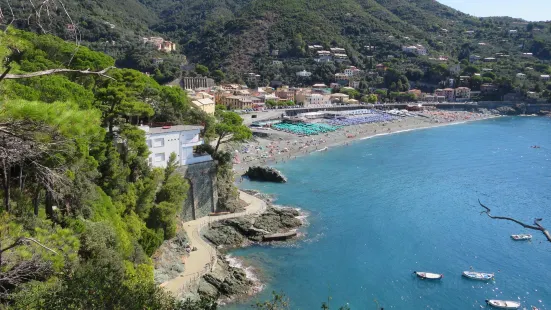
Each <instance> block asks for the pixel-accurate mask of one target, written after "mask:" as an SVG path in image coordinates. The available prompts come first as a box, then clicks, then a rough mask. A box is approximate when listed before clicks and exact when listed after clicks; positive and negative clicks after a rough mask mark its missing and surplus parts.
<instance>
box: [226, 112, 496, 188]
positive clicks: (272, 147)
mask: <svg viewBox="0 0 551 310" xmlns="http://www.w3.org/2000/svg"><path fill="white" fill-rule="evenodd" d="M420 114H421V115H419V116H415V117H402V118H399V119H397V120H394V121H389V122H382V123H371V124H361V125H353V126H345V127H342V128H340V129H338V130H337V131H334V132H329V133H324V134H319V135H313V136H299V135H296V134H292V133H287V132H283V131H277V130H274V129H271V128H265V129H264V128H263V129H258V130H257V131H259V132H264V133H266V134H268V137H262V138H261V137H255V138H254V139H253V140H252V141H248V142H245V143H241V144H235V143H234V144H228V145H227V146H226V149H227V150H228V151H231V152H232V153H234V171H235V173H236V177H237V178H240V176H241V175H242V174H243V173H244V172H245V171H246V170H247V169H248V167H250V166H255V165H271V164H275V163H279V162H285V161H287V160H292V159H294V158H296V157H298V156H304V155H307V154H309V153H312V152H317V151H325V150H328V149H330V148H332V147H335V146H339V145H348V144H350V143H353V142H354V141H358V140H364V139H367V138H371V137H375V136H380V135H387V134H393V133H399V132H405V131H410V130H418V129H426V128H432V127H438V126H446V125H453V124H460V123H465V122H470V121H477V120H483V119H488V118H493V117H496V116H495V115H490V114H482V113H473V112H465V111H457V112H449V111H430V112H423V113H420Z"/></svg>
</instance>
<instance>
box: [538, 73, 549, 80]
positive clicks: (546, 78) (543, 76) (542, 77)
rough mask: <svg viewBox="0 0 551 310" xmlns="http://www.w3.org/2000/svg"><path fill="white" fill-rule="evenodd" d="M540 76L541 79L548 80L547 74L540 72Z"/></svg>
mask: <svg viewBox="0 0 551 310" xmlns="http://www.w3.org/2000/svg"><path fill="white" fill-rule="evenodd" d="M540 78H541V79H542V80H543V81H549V74H542V75H540Z"/></svg>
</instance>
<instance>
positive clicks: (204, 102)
mask: <svg viewBox="0 0 551 310" xmlns="http://www.w3.org/2000/svg"><path fill="white" fill-rule="evenodd" d="M191 104H192V105H193V106H194V107H196V108H197V109H199V110H201V111H205V113H207V114H209V115H214V109H215V106H216V105H215V104H214V100H212V99H210V98H205V99H196V100H193V101H191Z"/></svg>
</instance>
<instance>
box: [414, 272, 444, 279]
mask: <svg viewBox="0 0 551 310" xmlns="http://www.w3.org/2000/svg"><path fill="white" fill-rule="evenodd" d="M413 273H414V274H415V275H416V276H418V277H419V278H421V279H427V280H440V279H442V278H443V277H444V275H443V274H438V273H432V272H424V271H414V272H413Z"/></svg>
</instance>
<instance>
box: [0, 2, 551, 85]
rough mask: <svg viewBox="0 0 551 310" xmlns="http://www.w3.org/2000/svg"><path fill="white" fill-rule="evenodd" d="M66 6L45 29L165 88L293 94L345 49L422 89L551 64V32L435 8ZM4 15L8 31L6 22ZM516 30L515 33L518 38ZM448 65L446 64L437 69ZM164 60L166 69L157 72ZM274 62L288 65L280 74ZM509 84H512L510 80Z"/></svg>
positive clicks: (352, 57)
mask: <svg viewBox="0 0 551 310" xmlns="http://www.w3.org/2000/svg"><path fill="white" fill-rule="evenodd" d="M53 2H55V1H53ZM53 2H52V3H53ZM20 3H21V6H22V7H21V8H20V10H17V11H18V12H20V13H19V15H22V16H26V13H28V12H31V13H32V12H33V11H32V7H30V5H29V3H28V2H26V1H21V2H20ZM64 3H66V10H61V9H59V8H58V10H52V12H54V11H55V14H53V13H52V15H46V14H42V15H41V19H42V23H41V24H42V28H46V30H47V31H51V32H52V33H54V34H56V35H58V36H60V37H62V38H65V39H72V33H71V31H68V30H67V29H66V28H67V25H68V24H71V23H72V22H74V23H75V24H76V25H77V29H78V35H79V37H80V38H82V40H83V44H84V45H88V46H90V47H91V48H92V49H95V50H101V51H103V52H105V53H107V54H108V55H110V56H112V57H114V58H115V59H116V61H117V65H119V66H122V67H127V68H134V69H137V70H140V71H143V72H149V73H151V74H152V76H153V77H154V78H155V79H156V80H157V81H158V82H161V83H165V82H168V81H170V80H172V79H174V78H176V77H178V76H179V74H180V70H179V67H180V65H181V64H183V63H186V61H189V62H190V63H199V64H203V65H205V66H207V67H208V68H209V69H210V72H214V71H215V70H218V69H219V70H222V71H223V72H224V73H225V78H226V80H227V81H235V82H239V81H241V82H247V80H246V78H245V74H246V73H249V72H255V73H258V74H260V75H261V79H260V81H258V83H257V84H267V83H268V82H269V81H271V80H274V79H275V80H282V81H283V82H285V83H289V84H303V83H304V84H308V83H313V82H326V83H327V82H330V81H331V80H332V79H333V75H334V73H336V72H339V71H340V70H341V69H342V68H341V67H342V65H341V64H333V63H329V64H327V63H323V64H320V63H316V62H314V56H315V51H311V50H309V49H308V45H313V44H316V45H322V46H323V48H324V49H328V48H330V47H342V48H345V50H346V54H347V55H348V61H347V62H346V64H350V65H354V66H357V67H359V68H360V69H363V70H370V69H374V64H377V63H382V62H385V63H386V65H387V67H393V68H395V69H397V70H398V71H400V72H401V73H402V74H406V72H407V71H408V69H409V70H421V71H423V73H424V74H423V76H422V77H421V78H420V81H421V82H424V83H428V84H431V85H432V83H433V82H434V80H436V79H435V78H431V71H435V70H436V71H438V70H439V69H438V68H435V67H436V66H438V65H442V66H445V67H446V68H447V67H449V66H451V65H453V64H457V63H459V62H463V67H466V66H468V65H470V64H471V63H470V61H469V56H470V55H473V54H477V55H480V56H481V57H483V58H484V57H495V55H496V53H499V52H501V53H505V54H507V55H509V56H508V57H509V59H505V60H503V63H498V64H497V65H496V66H494V67H495V68H492V70H494V71H498V72H497V75H498V76H499V75H500V74H509V73H510V72H508V70H510V68H509V66H510V62H509V61H508V60H512V62H513V63H515V62H518V61H521V60H522V59H521V56H520V55H522V53H523V52H531V53H533V55H534V56H535V57H534V59H532V61H531V62H532V63H533V64H536V63H545V62H549V61H551V25H550V24H549V23H545V22H531V23H528V22H526V21H523V20H519V19H513V18H502V17H496V18H475V17H472V16H469V15H467V14H463V13H461V12H459V11H457V10H454V9H451V8H449V7H447V6H445V5H442V4H440V3H438V2H437V1H433V0H414V1H408V0H343V1H329V0H320V1H305V0H273V1H266V0H208V1H199V0H186V1H181V0H160V1H152V0H125V1H96V0H93V1H78V0H70V1H66V2H64ZM3 11H4V12H6V11H7V10H6V9H4V10H3ZM4 15H6V16H5V18H4V22H7V21H8V18H7V17H8V16H7V14H4ZM52 16H54V17H53V18H52ZM68 16H71V19H69V18H68ZM15 25H17V27H20V28H21V27H23V28H31V29H33V30H35V31H38V32H40V31H42V30H43V29H41V27H38V26H37V23H33V22H32V20H31V21H30V24H29V20H27V19H26V18H19V19H17V20H16V22H15ZM46 26H48V27H46ZM510 30H516V31H517V32H516V33H515V34H514V35H511V34H510V32H509V31H510ZM152 35H157V36H162V37H163V38H165V39H167V40H171V41H173V42H175V43H177V51H176V52H175V53H172V54H170V55H168V54H165V53H160V52H157V51H155V50H154V49H152V48H151V46H148V45H144V44H143V43H142V41H141V38H142V37H144V36H152ZM479 43H484V45H479ZM416 44H421V45H423V46H425V47H426V48H427V49H428V51H429V55H428V56H423V57H411V55H409V56H408V55H407V54H405V53H403V52H402V46H407V45H416ZM366 46H367V47H373V48H366ZM184 56H185V58H184ZM440 56H443V57H445V58H444V59H446V60H440V61H439V60H435V59H438V58H439V57H440ZM157 58H163V60H164V61H163V62H162V63H160V64H159V63H157V64H155V63H154V59H157ZM274 60H276V61H281V63H278V64H276V65H274ZM501 61H502V60H500V62H501ZM522 61H524V60H522ZM303 69H305V70H308V71H311V72H312V73H313V75H312V77H311V79H306V80H304V79H297V78H296V75H295V73H296V72H298V71H301V70H303ZM480 69H481V68H479V70H480ZM521 69H522V68H521ZM501 71H507V72H501ZM500 72H501V73H500ZM541 72H542V73H543V72H545V70H543V71H541ZM433 77H434V75H433ZM449 77H454V76H453V75H450V76H449ZM502 77H503V78H509V79H510V78H511V76H510V75H508V76H502ZM363 82H364V83H363V84H362V85H363V86H364V87H368V86H370V87H382V86H386V87H387V88H388V86H389V85H386V84H384V83H383V84H381V83H380V82H377V81H376V80H370V79H365V80H364V81H363ZM253 86H254V85H253ZM530 87H532V88H533V87H535V86H534V85H533V84H532V85H529V86H528V88H530Z"/></svg>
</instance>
